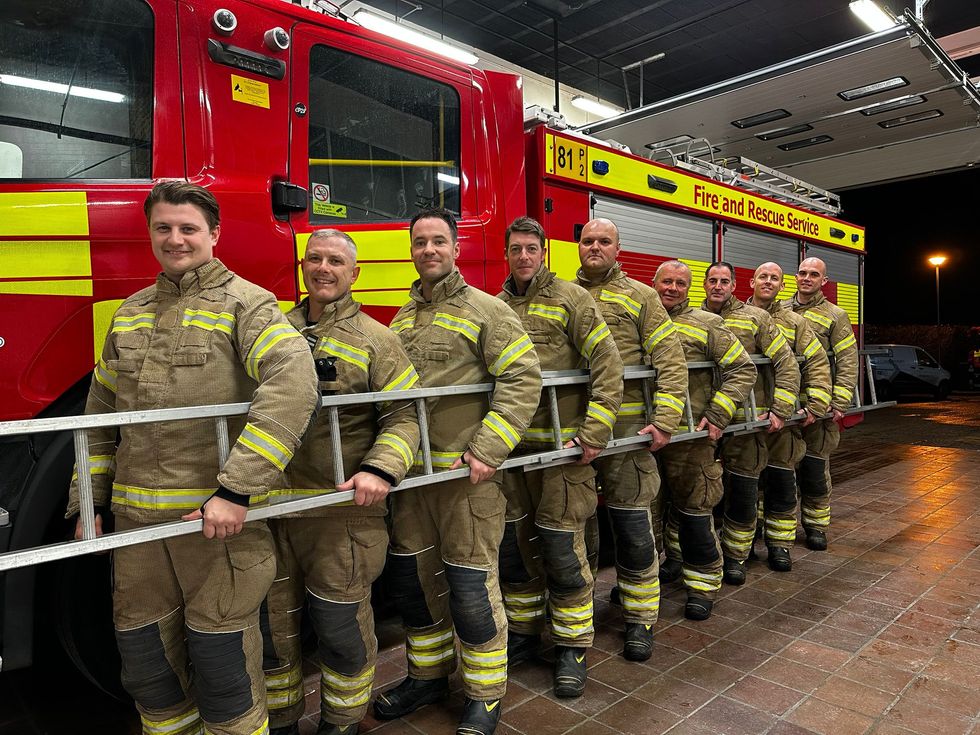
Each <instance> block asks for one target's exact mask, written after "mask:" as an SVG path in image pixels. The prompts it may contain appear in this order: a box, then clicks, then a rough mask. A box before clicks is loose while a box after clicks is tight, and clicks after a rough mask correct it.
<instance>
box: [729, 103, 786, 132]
mask: <svg viewBox="0 0 980 735" xmlns="http://www.w3.org/2000/svg"><path fill="white" fill-rule="evenodd" d="M790 116H791V113H790V111H789V110H784V109H782V108H779V109H775V110H769V112H760V113H759V114H758V115H749V117H743V118H741V119H739V120H732V125H734V126H735V127H736V128H751V127H754V126H756V125H764V124H765V123H768V122H774V121H775V120H782V119H783V118H784V117H790Z"/></svg>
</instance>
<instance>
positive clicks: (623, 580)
mask: <svg viewBox="0 0 980 735" xmlns="http://www.w3.org/2000/svg"><path fill="white" fill-rule="evenodd" d="M620 246H621V244H620V239H619V230H618V228H617V227H616V225H615V224H614V223H613V222H611V221H610V220H608V219H594V220H591V221H590V222H588V223H586V225H585V227H583V228H582V232H581V236H580V238H579V246H578V253H579V260H580V261H581V265H582V267H581V269H580V270H579V272H578V282H579V284H580V285H581V286H583V287H584V288H585V289H586V290H588V291H589V293H590V294H592V298H593V299H595V301H596V303H598V304H599V309H600V310H601V312H602V315H603V317H605V320H606V324H607V325H608V326H609V331H610V332H611V334H612V336H613V339H614V340H615V341H616V346H617V347H618V348H619V354H620V356H621V357H622V359H623V363H624V364H626V365H651V364H652V366H653V367H655V368H657V370H658V373H657V391H656V396H655V398H654V406H653V415H652V416H646V415H645V414H646V407H645V406H644V402H643V390H642V386H641V384H640V382H639V381H632V382H631V383H627V384H626V385H625V386H624V388H623V403H622V405H621V407H620V411H619V415H618V417H617V420H616V425H615V430H614V436H615V437H627V436H636V435H637V434H648V435H649V436H650V444H649V446H646V447H642V448H640V449H638V450H635V451H631V452H624V453H621V454H614V455H612V456H609V457H600V458H599V459H597V460H596V461H595V466H596V469H597V471H598V478H599V483H600V485H601V487H602V493H603V496H604V497H605V499H606V508H607V509H608V511H609V519H610V522H611V525H612V530H613V537H614V539H615V544H616V578H617V590H618V597H619V601H620V603H621V604H622V608H623V619H624V621H625V623H626V641H625V644H624V646H623V656H624V657H625V658H627V659H628V660H630V661H646V660H647V659H648V658H650V655H651V653H652V652H653V626H654V624H655V623H656V622H657V616H658V613H659V611H660V580H659V578H658V576H657V573H658V563H657V562H658V560H657V550H656V543H655V541H654V536H653V526H652V522H651V515H650V508H651V506H652V504H653V503H654V502H655V500H656V498H657V494H658V492H659V489H660V476H659V475H658V473H657V463H656V461H655V460H654V458H653V455H652V452H656V451H659V450H660V449H662V448H663V447H665V446H666V445H667V443H668V442H669V441H670V435H671V434H672V433H674V431H675V430H676V429H677V426H678V424H679V423H680V419H681V414H682V412H683V411H684V394H685V391H686V390H687V364H686V362H685V360H684V351H683V349H682V348H681V344H680V342H679V341H678V339H677V335H675V334H674V325H673V323H672V322H671V321H670V317H668V316H667V312H666V311H665V310H664V307H663V305H662V304H661V303H660V298H659V297H658V296H657V293H656V291H654V290H653V289H652V288H651V287H650V286H647V285H646V284H643V283H640V282H639V281H636V280H634V279H632V278H628V277H627V276H626V274H625V273H624V272H623V271H622V269H621V268H620V265H619V263H618V262H617V258H618V256H619V251H620Z"/></svg>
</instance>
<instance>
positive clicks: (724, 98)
mask: <svg viewBox="0 0 980 735" xmlns="http://www.w3.org/2000/svg"><path fill="white" fill-rule="evenodd" d="M361 4H362V5H371V6H374V7H376V8H378V9H379V10H382V11H385V12H387V13H393V14H396V15H398V16H399V17H403V16H405V14H406V12H407V13H409V14H410V18H409V19H410V20H411V21H412V22H413V23H416V24H418V25H421V26H424V27H426V28H428V29H431V30H433V31H435V32H442V33H444V34H445V35H446V36H448V37H450V38H453V39H456V40H458V41H461V42H463V43H466V44H468V45H470V46H473V47H475V48H477V49H482V50H485V51H487V52H488V53H490V54H493V55H495V56H498V57H501V58H503V59H506V60H507V61H510V62H512V63H514V64H517V65H519V66H522V67H524V68H527V69H530V70H532V71H534V72H537V73H539V74H542V75H544V76H547V77H550V78H554V76H555V71H556V59H555V49H554V37H555V32H556V31H557V38H558V47H557V73H558V78H559V80H560V81H561V82H562V83H563V84H567V85H570V86H572V87H575V88H577V89H580V90H582V91H584V92H586V93H590V94H596V95H597V96H598V97H600V98H602V99H603V100H608V101H609V102H612V103H614V104H617V105H619V106H620V107H622V108H625V109H627V110H631V111H632V113H630V112H627V113H626V114H624V115H622V116H620V117H619V118H617V119H616V120H618V122H617V123H616V124H615V125H606V126H603V127H602V128H601V129H600V127H599V126H595V125H593V126H591V128H590V130H589V132H590V133H592V134H595V135H597V136H599V137H602V138H613V139H615V140H617V141H620V142H622V143H626V144H627V145H629V146H630V147H631V149H632V150H633V151H634V152H635V153H640V154H646V153H648V150H647V149H646V148H645V146H646V145H647V144H648V143H653V142H657V141H661V140H665V139H669V138H671V137H676V136H682V135H690V136H692V137H702V136H703V137H707V138H708V139H709V140H710V141H711V145H712V146H713V147H718V148H720V149H721V155H739V154H740V155H744V156H746V157H749V158H753V157H754V158H755V160H757V161H759V162H760V163H764V164H766V165H770V166H773V167H776V168H781V167H785V166H794V167H795V168H796V169H798V170H793V171H792V172H791V173H792V174H793V175H794V176H797V177H798V178H801V179H805V180H809V181H810V182H811V183H813V184H816V185H818V186H821V187H823V188H827V189H841V188H849V187H854V186H861V185H864V184H868V183H872V182H877V181H886V180H893V179H897V178H906V177H910V176H919V175H924V174H927V173H931V172H935V171H941V170H946V169H951V168H957V167H963V166H966V165H967V164H968V163H972V162H976V161H980V141H978V138H980V132H978V131H977V129H976V128H974V129H973V131H972V132H971V131H970V130H969V129H968V127H969V119H971V116H972V120H973V123H974V124H975V123H976V117H977V112H978V109H977V107H976V105H975V104H973V105H971V104H969V103H968V104H966V105H962V106H960V107H957V103H958V102H957V99H956V95H957V93H956V92H955V91H953V90H952V89H950V88H948V85H949V80H948V79H946V80H945V81H943V80H940V79H939V78H937V77H936V76H935V75H934V76H933V78H929V75H928V74H925V72H924V70H923V69H922V68H921V67H922V66H923V64H922V59H924V58H927V55H925V54H924V53H923V52H922V51H921V50H915V53H909V43H908V41H907V40H906V41H905V44H904V45H905V49H904V50H902V49H899V48H898V47H899V46H901V45H902V44H901V43H895V44H893V45H887V44H884V48H881V49H879V50H877V51H876V52H875V55H874V59H873V60H872V61H869V62H867V63H869V64H873V65H874V68H875V70H876V71H881V72H883V73H884V76H881V77H880V78H878V77H875V78H871V77H872V76H874V75H873V74H871V73H870V69H869V70H868V73H867V74H862V73H860V68H858V67H864V66H865V64H866V62H865V58H866V57H864V56H854V55H846V56H845V59H844V60H843V62H842V63H838V64H835V65H831V64H830V61H829V59H828V58H826V57H824V58H822V60H821V61H820V65H819V66H818V67H817V68H816V69H814V70H811V71H810V72H809V73H803V72H794V73H793V74H789V73H787V74H782V75H780V74H776V73H773V72H771V71H770V73H769V74H765V73H763V74H759V75H756V76H755V77H754V78H753V84H752V87H751V89H750V91H749V92H748V93H747V94H746V95H744V96H740V97H738V98H736V97H735V96H733V94H732V92H731V90H730V89H729V87H730V86H731V85H727V84H724V83H725V82H726V80H732V79H736V78H739V77H744V76H746V75H750V74H751V73H753V72H758V70H767V69H770V68H771V67H775V66H776V65H780V64H782V65H788V62H790V61H791V60H795V59H801V58H804V57H806V56H808V55H812V54H817V53H818V52H821V51H823V50H825V49H828V48H831V47H838V46H840V45H842V44H845V43H847V42H849V41H853V40H854V39H857V38H859V37H861V36H862V35H863V34H865V33H866V28H865V27H864V26H863V24H861V22H860V21H859V20H858V19H857V18H856V17H855V16H854V15H853V14H852V13H851V12H850V11H849V9H848V0H821V1H820V2H803V1H797V0H793V1H792V2H787V0H571V1H569V2H565V1H564V0H503V2H492V1H491V0H413V2H406V0H362V2H361ZM880 4H881V5H884V6H887V7H889V9H890V10H891V11H892V12H893V14H895V15H899V16H900V15H901V14H902V11H903V7H904V5H906V4H908V5H913V4H914V3H913V2H912V0H908V3H905V2H903V1H902V0H885V1H884V2H881V3H880ZM413 7H417V8H418V9H417V10H414V11H413V10H412V8H413ZM925 25H926V26H927V27H928V29H929V32H930V33H931V34H932V36H933V37H935V38H944V37H946V36H951V35H953V34H964V32H967V31H969V30H970V29H973V28H976V27H978V26H980V2H977V0H931V2H929V4H928V5H927V6H926V8H925ZM886 35H887V34H886ZM966 35H968V34H966ZM977 51H980V48H971V49H967V50H966V51H965V52H963V53H959V54H954V55H955V56H956V57H957V58H956V63H957V64H958V65H959V67H960V68H961V69H963V70H965V71H966V73H967V75H968V76H970V77H978V76H980V53H976V52H977ZM951 53H952V51H951ZM660 54H663V56H662V58H659V59H658V60H651V61H647V62H646V63H643V64H642V65H638V62H642V61H644V60H649V59H651V58H655V57H658V55H660ZM916 54H917V55H918V57H920V58H915V57H916ZM971 54H972V55H971ZM906 62H908V63H914V64H916V66H915V67H914V68H910V70H909V71H907V72H906V71H904V67H896V66H894V65H895V64H904V63H906ZM924 66H925V67H926V68H928V66H929V62H928V61H927V62H926V63H925V64H924ZM624 67H627V68H628V70H627V71H625V72H624V71H623V68H624ZM629 67H633V68H629ZM641 70H642V92H643V95H642V107H644V108H647V110H645V111H644V112H646V111H655V113H656V114H655V115H645V114H639V115H638V114H636V108H638V107H641V99H640V87H641ZM902 74H904V75H905V76H907V77H908V76H910V75H911V76H913V77H915V78H916V81H915V84H914V85H913V84H912V80H911V79H910V84H909V85H908V86H906V87H904V88H901V89H898V88H896V89H895V90H894V93H892V92H887V93H885V94H879V95H877V96H876V98H875V101H879V100H880V101H884V100H892V99H895V98H898V97H904V96H907V95H913V94H921V93H924V92H928V94H926V95H924V96H926V98H927V99H926V102H924V103H922V104H918V105H917V106H909V107H908V108H906V109H903V110H901V111H900V112H898V113H895V114H888V113H887V112H883V113H882V114H879V115H874V116H867V115H861V114H859V113H858V114H846V112H847V110H849V109H851V108H854V107H859V106H866V105H857V104H855V103H851V104H850V105H849V106H848V105H846V104H844V103H845V102H846V101H844V100H842V99H840V98H839V97H837V93H838V92H842V91H845V90H846V89H849V88H850V87H847V86H846V84H849V83H850V80H852V79H854V80H858V79H860V80H861V81H855V83H854V84H853V86H854V87H858V86H861V85H867V84H869V83H872V82H877V81H882V80H883V79H886V78H890V77H892V76H895V75H902ZM624 76H625V78H626V82H625V84H626V87H628V90H629V91H628V93H627V92H626V90H625V88H624ZM947 76H948V75H947ZM844 78H846V79H847V80H848V81H847V82H843V84H841V83H839V82H842V80H843V79H844ZM743 81H744V80H743ZM774 83H776V84H778V85H779V86H778V91H777V89H776V88H775V87H773V86H772V85H773V84H774ZM716 86H717V87H718V89H717V90H715V94H713V95H712V94H711V93H706V92H705V90H708V89H710V88H713V87H716ZM837 87H840V89H838V88H837ZM831 88H833V89H831ZM723 90H727V91H724V93H722V91H723ZM692 92H694V93H696V94H695V95H693V96H694V97H696V98H697V99H699V100H700V102H699V105H698V106H684V105H683V104H682V101H683V99H684V95H687V94H689V93H692ZM705 100H710V101H711V105H710V106H701V105H702V104H704V101H705ZM959 101H960V102H961V101H962V95H961V96H960V98H959ZM940 103H942V104H943V106H942V107H941V108H937V106H938V105H940ZM675 105H677V106H678V115H677V116H676V118H671V117H668V115H669V113H666V112H664V110H665V109H666V108H667V107H668V106H671V107H672V106H675ZM709 108H710V112H709V111H708V110H709ZM777 109H786V110H787V111H788V112H789V113H790V116H788V117H786V118H785V119H784V120H781V121H778V122H772V123H770V124H764V125H761V126H759V127H755V126H753V127H749V128H743V129H739V128H737V127H733V126H732V125H731V124H730V123H731V122H732V121H734V120H738V119H740V118H741V117H743V116H748V117H751V116H752V115H756V114H761V113H765V112H769V111H772V110H777ZM933 109H941V115H939V116H935V117H934V118H926V119H925V120H922V121H915V124H906V125H901V126H893V127H890V128H884V127H881V126H879V125H878V123H879V122H883V121H884V119H885V118H887V119H893V118H896V117H899V116H901V115H903V114H905V113H907V114H909V115H911V114H913V113H917V112H928V111H931V110H933ZM732 113H734V116H732ZM647 118H649V119H647ZM838 118H839V119H838ZM830 120H834V121H835V122H834V123H833V130H834V132H837V133H838V135H835V134H834V132H827V129H828V126H830V122H829V121H830ZM815 123H819V126H818V125H817V124H815ZM858 123H868V124H869V126H870V127H868V126H866V125H860V124H858ZM795 125H811V126H812V127H813V128H814V130H813V131H801V133H802V135H796V136H793V137H787V138H783V139H781V140H775V139H774V140H772V141H771V142H770V143H769V144H768V145H762V141H759V140H758V139H757V138H756V137H755V135H756V134H758V133H760V132H765V130H772V129H775V128H785V127H792V126H795ZM726 126H727V127H726ZM940 127H942V128H945V129H949V128H953V129H954V130H955V131H956V132H951V133H948V136H947V137H944V138H943V142H942V143H941V144H940V143H939V141H937V140H933V141H932V142H931V143H929V142H928V141H929V140H930V138H931V137H935V135H936V134H937V131H938V130H939V128H940ZM838 128H840V131H838ZM872 128H873V130H872ZM868 130H871V132H873V133H874V135H873V136H872V137H868ZM672 131H673V132H672ZM820 135H829V136H830V137H833V138H834V141H832V142H830V141H828V142H826V143H823V144H815V145H814V146H813V147H812V148H810V149H808V148H806V147H802V148H797V149H796V151H795V153H793V155H789V154H790V153H792V151H786V150H783V149H780V148H779V147H778V146H779V145H785V144H786V143H790V142H793V141H797V140H799V139H806V138H810V137H813V138H816V137H819V136H820ZM899 137H907V138H909V139H910V140H909V146H908V148H905V149H903V150H902V152H901V153H899V151H898V150H897V149H894V145H895V142H896V140H897V139H898V138H899ZM738 141H742V142H745V143H747V144H748V147H744V148H743V147H742V146H741V144H740V143H739V144H737V142H738ZM828 146H832V147H828ZM819 148H822V149H823V150H820V152H819V153H818V152H817V149H819ZM845 148H846V149H847V150H846V151H845V150H844V149H845ZM950 149H959V150H961V153H960V154H957V153H955V152H954V151H953V150H950ZM875 150H878V151H887V152H886V153H874V152H873V151H875ZM717 155H719V154H717V153H716V156H717ZM843 155H849V156H851V158H850V159H849V161H848V165H847V166H846V167H842V166H841V165H840V161H839V160H837V161H836V162H835V160H834V159H835V158H839V156H843ZM894 157H901V158H902V159H903V161H904V165H902V166H898V167H894V170H893V167H889V166H887V165H885V164H886V163H887V159H889V158H894ZM842 169H843V170H842ZM848 169H849V170H851V171H852V172H853V174H854V175H852V174H849V173H848V172H847V170H848Z"/></svg>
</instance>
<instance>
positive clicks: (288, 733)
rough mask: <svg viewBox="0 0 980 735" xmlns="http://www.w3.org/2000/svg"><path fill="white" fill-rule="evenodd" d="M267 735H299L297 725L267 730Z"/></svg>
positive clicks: (296, 723)
mask: <svg viewBox="0 0 980 735" xmlns="http://www.w3.org/2000/svg"><path fill="white" fill-rule="evenodd" d="M269 735H299V723H298V722H294V723H293V724H291V725H283V726H282V727H272V728H269Z"/></svg>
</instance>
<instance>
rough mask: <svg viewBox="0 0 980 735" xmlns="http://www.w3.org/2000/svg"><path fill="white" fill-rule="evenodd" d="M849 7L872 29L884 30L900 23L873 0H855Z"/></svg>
mask: <svg viewBox="0 0 980 735" xmlns="http://www.w3.org/2000/svg"><path fill="white" fill-rule="evenodd" d="M848 7H849V8H850V9H851V12H852V13H854V15H856V16H857V17H858V18H860V19H861V22H862V23H864V24H865V25H866V26H867V27H868V28H870V29H871V30H872V31H876V32H877V31H884V30H887V29H889V28H891V27H892V26H896V25H898V24H897V23H896V22H895V19H894V18H892V17H891V16H889V15H888V13H886V12H885V11H884V10H882V9H881V8H880V7H878V5H876V4H875V3H874V1H873V0H854V2H852V3H851V4H850V5H849V6H848Z"/></svg>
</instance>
